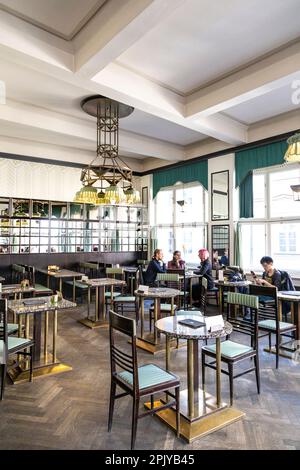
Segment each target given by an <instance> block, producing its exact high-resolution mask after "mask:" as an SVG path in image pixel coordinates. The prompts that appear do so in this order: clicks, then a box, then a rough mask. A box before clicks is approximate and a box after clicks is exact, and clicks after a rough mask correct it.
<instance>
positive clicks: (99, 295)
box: [78, 277, 126, 328]
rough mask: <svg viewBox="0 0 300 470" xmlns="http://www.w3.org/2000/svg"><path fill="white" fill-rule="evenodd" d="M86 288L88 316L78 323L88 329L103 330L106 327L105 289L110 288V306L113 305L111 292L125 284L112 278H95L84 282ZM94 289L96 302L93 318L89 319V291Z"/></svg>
mask: <svg viewBox="0 0 300 470" xmlns="http://www.w3.org/2000/svg"><path fill="white" fill-rule="evenodd" d="M86 284H87V286H88V315H87V317H86V318H84V319H82V320H78V321H79V323H82V324H83V325H85V326H87V327H88V328H103V327H106V328H107V327H108V322H107V320H106V315H105V313H106V312H105V288H106V287H110V292H111V305H113V292H114V287H116V286H125V285H126V282H125V281H122V280H119V279H113V278H108V277H105V278H97V279H88V280H87V281H86ZM92 288H95V289H96V301H95V316H94V318H91V317H90V304H91V289H92Z"/></svg>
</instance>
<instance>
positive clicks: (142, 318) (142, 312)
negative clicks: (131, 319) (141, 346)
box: [140, 297, 145, 339]
mask: <svg viewBox="0 0 300 470" xmlns="http://www.w3.org/2000/svg"><path fill="white" fill-rule="evenodd" d="M144 300H145V299H144V297H141V306H140V308H141V338H142V339H144V321H145V305H144Z"/></svg>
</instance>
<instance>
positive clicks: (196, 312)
mask: <svg viewBox="0 0 300 470" xmlns="http://www.w3.org/2000/svg"><path fill="white" fill-rule="evenodd" d="M176 315H177V316H178V315H199V316H201V317H203V316H204V315H203V313H202V312H200V310H177V311H176Z"/></svg>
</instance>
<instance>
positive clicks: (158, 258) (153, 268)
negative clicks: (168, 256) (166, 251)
mask: <svg viewBox="0 0 300 470" xmlns="http://www.w3.org/2000/svg"><path fill="white" fill-rule="evenodd" d="M163 258H164V255H163V252H162V250H160V249H159V248H157V249H156V250H155V251H154V254H153V257H152V260H151V261H150V263H149V265H148V268H147V271H146V272H145V275H144V279H145V283H146V284H147V285H148V286H151V285H153V284H154V282H155V279H156V275H157V273H165V272H166V265H165V263H164V262H163Z"/></svg>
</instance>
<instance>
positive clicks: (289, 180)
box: [270, 169, 300, 217]
mask: <svg viewBox="0 0 300 470" xmlns="http://www.w3.org/2000/svg"><path fill="white" fill-rule="evenodd" d="M299 182H300V170H298V169H296V170H289V171H277V172H276V173H271V174H270V198H271V217H288V216H300V204H299V201H294V199H293V191H292V190H291V188H290V186H291V185H292V184H299Z"/></svg>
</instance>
